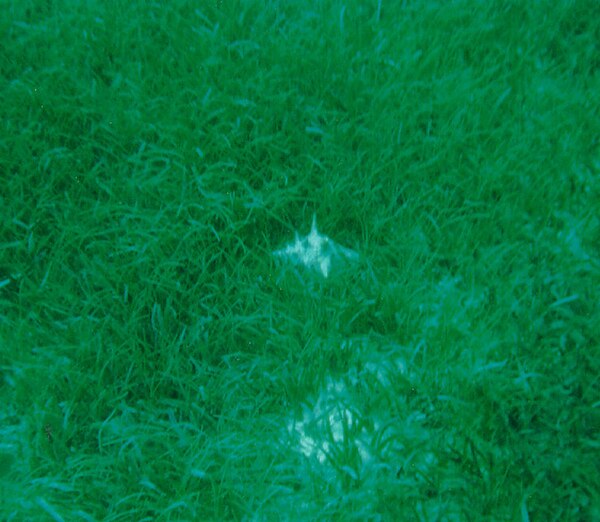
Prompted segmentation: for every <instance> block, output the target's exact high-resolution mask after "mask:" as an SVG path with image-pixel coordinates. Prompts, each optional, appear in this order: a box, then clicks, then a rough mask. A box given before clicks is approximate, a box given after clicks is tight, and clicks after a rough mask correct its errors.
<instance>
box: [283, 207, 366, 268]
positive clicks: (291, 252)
mask: <svg viewBox="0 0 600 522" xmlns="http://www.w3.org/2000/svg"><path fill="white" fill-rule="evenodd" d="M273 253H274V255H276V256H279V257H285V258H287V259H289V260H290V261H292V262H293V263H296V264H301V265H304V266H306V267H308V268H311V269H314V270H317V271H319V272H321V273H322V274H323V275H324V276H325V277H328V276H329V274H330V272H331V267H332V262H333V260H335V259H341V258H346V259H348V260H351V259H356V258H357V257H358V255H357V254H356V252H354V251H352V250H350V249H349V248H344V247H342V246H339V245H336V243H335V242H334V241H333V240H331V239H330V238H328V237H327V236H325V235H323V234H320V233H319V230H318V229H317V217H316V215H313V222H312V227H311V229H310V233H309V234H308V235H307V236H306V237H302V238H301V237H300V236H299V235H298V232H296V234H295V237H294V241H293V243H290V244H288V245H287V246H286V247H285V248H283V249H281V250H276V251H275V252H273Z"/></svg>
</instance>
